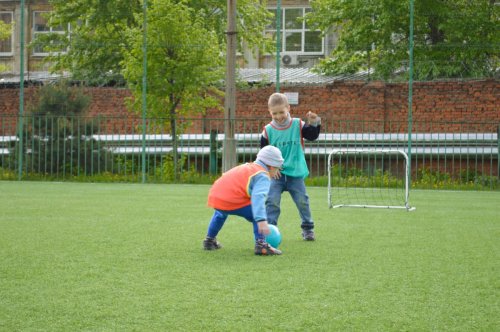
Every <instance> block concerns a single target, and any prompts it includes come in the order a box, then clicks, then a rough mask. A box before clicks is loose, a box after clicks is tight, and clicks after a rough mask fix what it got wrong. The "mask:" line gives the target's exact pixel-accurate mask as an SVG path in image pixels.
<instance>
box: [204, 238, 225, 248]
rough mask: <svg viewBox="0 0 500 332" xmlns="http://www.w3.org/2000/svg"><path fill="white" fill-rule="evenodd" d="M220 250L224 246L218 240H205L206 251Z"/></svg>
mask: <svg viewBox="0 0 500 332" xmlns="http://www.w3.org/2000/svg"><path fill="white" fill-rule="evenodd" d="M220 248H222V244H220V242H218V241H217V239H216V238H212V237H207V238H206V239H205V240H203V249H205V250H216V249H220Z"/></svg>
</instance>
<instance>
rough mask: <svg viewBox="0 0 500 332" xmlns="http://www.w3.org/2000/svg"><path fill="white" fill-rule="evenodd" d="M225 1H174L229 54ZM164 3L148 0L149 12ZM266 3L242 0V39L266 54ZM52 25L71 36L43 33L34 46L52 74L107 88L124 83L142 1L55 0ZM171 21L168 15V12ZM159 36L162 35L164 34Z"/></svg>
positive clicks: (139, 26)
mask: <svg viewBox="0 0 500 332" xmlns="http://www.w3.org/2000/svg"><path fill="white" fill-rule="evenodd" d="M226 2H227V1H226V0H175V1H174V0H173V1H172V3H174V4H182V5H183V6H186V7H188V8H191V9H192V10H193V12H192V13H193V15H196V16H197V19H198V20H199V24H201V25H202V26H203V27H204V28H205V29H207V30H209V31H212V32H214V33H215V34H216V36H217V39H218V43H217V45H218V47H219V51H220V52H221V53H224V52H225V36H226V35H225V31H226V22H227V10H226V4H227V3H226ZM157 3H161V1H157V0H149V1H148V4H149V7H155V6H156V5H157ZM265 3H266V1H257V0H238V2H237V4H238V18H239V20H238V38H239V40H240V44H241V41H243V40H244V41H245V42H246V43H248V44H249V45H250V46H251V47H254V46H255V47H258V48H261V49H262V50H263V51H269V50H271V49H272V47H273V44H272V42H271V41H270V40H269V39H267V38H266V37H265V36H264V35H263V33H262V31H264V27H265V26H266V24H267V23H268V22H267V20H268V18H269V13H268V12H267V10H266V6H265ZM51 4H52V6H53V12H52V14H51V15H50V16H49V18H50V19H49V22H50V25H51V26H62V27H64V28H67V32H68V34H67V35H61V34H44V35H43V36H40V38H37V41H36V43H37V44H38V45H43V46H44V47H45V49H46V51H47V52H50V51H52V52H54V53H53V54H52V55H51V56H49V57H47V61H48V62H50V63H53V64H54V66H53V67H52V70H53V71H63V70H65V71H69V72H71V73H72V74H73V77H75V78H76V79H79V80H84V81H86V82H88V83H90V84H96V85H99V84H106V83H108V82H109V81H115V80H119V79H120V74H121V70H122V64H123V61H122V60H123V59H124V55H125V54H126V53H127V52H128V51H129V50H130V47H131V46H130V45H129V44H128V43H129V39H128V38H125V36H126V34H127V31H128V30H129V29H130V30H133V31H137V29H140V28H141V22H142V21H141V19H140V17H141V15H142V1H140V0H107V1H103V0H71V1H68V0H52V1H51ZM165 15H166V16H169V15H170V14H169V13H165ZM160 33H161V32H160ZM61 49H67V52H65V53H61V52H58V51H60V50H61Z"/></svg>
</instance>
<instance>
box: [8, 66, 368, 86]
mask: <svg viewBox="0 0 500 332" xmlns="http://www.w3.org/2000/svg"><path fill="white" fill-rule="evenodd" d="M237 73H238V76H239V79H240V80H241V81H245V82H248V83H269V84H271V83H276V68H240V69H238V71H237ZM69 77H70V75H69V74H68V73H64V74H62V75H61V74H51V73H49V72H47V71H32V72H29V73H26V74H25V75H24V80H25V82H30V83H48V82H53V81H57V80H58V79H61V78H69ZM367 77H368V73H367V72H362V73H358V74H352V75H342V76H327V75H323V74H318V73H315V72H313V71H311V68H280V84H284V85H287V84H289V85H293V84H306V85H307V84H313V85H314V84H318V85H319V84H329V83H333V82H335V81H346V80H366V79H367ZM19 81H20V76H19V74H17V75H9V76H4V77H0V85H18V84H19Z"/></svg>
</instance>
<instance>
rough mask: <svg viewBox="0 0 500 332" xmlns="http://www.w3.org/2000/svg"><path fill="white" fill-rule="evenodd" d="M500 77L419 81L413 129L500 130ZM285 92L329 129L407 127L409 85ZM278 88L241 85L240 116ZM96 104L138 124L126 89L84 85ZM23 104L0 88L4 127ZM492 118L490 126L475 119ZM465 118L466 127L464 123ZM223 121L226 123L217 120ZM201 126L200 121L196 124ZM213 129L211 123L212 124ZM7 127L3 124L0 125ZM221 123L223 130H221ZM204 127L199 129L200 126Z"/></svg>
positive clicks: (217, 114)
mask: <svg viewBox="0 0 500 332" xmlns="http://www.w3.org/2000/svg"><path fill="white" fill-rule="evenodd" d="M499 82H500V81H499V80H493V79H490V80H483V81H467V82H422V83H420V82H416V83H414V85H413V97H414V98H413V110H412V117H413V123H414V125H415V127H414V131H419V132H426V131H433V132H453V131H457V132H460V131H462V132H463V131H469V132H470V131H492V132H495V131H496V126H497V124H498V123H500V84H499ZM36 89H38V88H36V87H28V88H26V89H25V98H26V105H27V106H26V108H25V109H29V104H30V102H31V101H32V100H33V97H34V95H35V92H36ZM281 90H282V92H298V93H299V104H298V105H292V115H293V116H297V117H303V116H304V115H305V114H306V113H307V112H308V111H313V112H316V113H318V114H319V115H320V116H321V117H322V119H323V120H324V124H325V130H328V131H333V132H340V131H350V132H354V131H374V132H406V131H407V129H406V124H407V119H408V85H407V84H402V83H401V84H399V83H398V84H396V83H384V82H370V83H366V82H361V81H360V82H357V81H346V82H336V83H333V84H330V85H326V86H293V87H286V86H285V87H283V88H282V89H281ZM274 91H275V88H274V87H266V88H250V89H245V90H239V91H238V94H237V98H236V100H237V109H236V117H237V118H247V119H250V118H259V119H261V120H260V121H258V122H259V124H258V126H259V127H260V126H261V123H266V122H267V121H269V119H270V117H269V114H268V113H267V99H268V97H269V95H270V94H272V93H273V92H274ZM86 93H87V94H88V95H90V96H91V98H92V103H91V106H90V110H89V114H90V115H92V116H95V115H102V116H113V117H116V118H124V117H127V118H130V119H134V120H133V121H132V120H130V121H129V120H113V119H110V120H109V121H108V122H107V126H109V128H112V130H119V131H127V130H133V128H134V126H136V125H137V118H138V117H137V115H135V114H132V113H130V112H128V111H127V109H126V105H125V98H127V97H130V92H129V91H128V90H127V89H117V88H86ZM18 108H19V89H1V88H0V116H3V115H11V116H12V118H11V119H8V118H5V117H0V121H2V123H0V131H3V132H5V128H6V126H7V125H9V127H10V124H11V123H12V121H15V116H16V114H17V112H18ZM223 115H224V114H223V112H222V111H216V110H211V111H209V112H207V115H206V116H205V118H207V119H209V118H223ZM454 122H455V123H456V124H453V123H454ZM483 122H488V123H490V124H489V125H487V126H485V125H482V124H481V125H478V126H477V129H475V128H476V127H474V126H473V125H472V126H471V124H472V123H483ZM238 123H239V126H240V127H241V128H237V129H236V131H237V132H238V130H245V131H249V130H250V131H253V132H255V129H254V128H251V129H248V128H247V127H246V126H247V125H246V124H245V121H239V122H238ZM464 123H465V124H466V126H465V127H464ZM216 126H217V127H220V126H222V128H223V125H222V122H220V123H218V124H217V125H216ZM198 127H200V126H198ZM209 127H210V128H212V126H209ZM2 128H3V129H2ZM222 128H220V129H222ZM205 129H206V128H205ZM200 130H201V129H200Z"/></svg>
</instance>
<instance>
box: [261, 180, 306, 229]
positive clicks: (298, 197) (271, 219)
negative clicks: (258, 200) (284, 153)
mask: <svg viewBox="0 0 500 332" xmlns="http://www.w3.org/2000/svg"><path fill="white" fill-rule="evenodd" d="M284 191H288V192H289V193H290V196H292V199H293V202H294V203H295V205H296V206H297V209H298V210H299V215H300V219H301V224H300V227H301V228H302V229H304V230H310V229H313V228H314V221H313V220H312V217H311V208H310V207H309V196H308V195H307V193H306V185H305V183H304V179H303V178H296V177H292V176H287V175H284V174H282V175H281V177H280V178H279V179H272V180H271V188H270V189H269V194H268V196H267V201H266V213H267V222H268V223H269V224H273V225H278V218H279V216H280V213H281V209H280V204H281V194H282V193H283V192H284Z"/></svg>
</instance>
